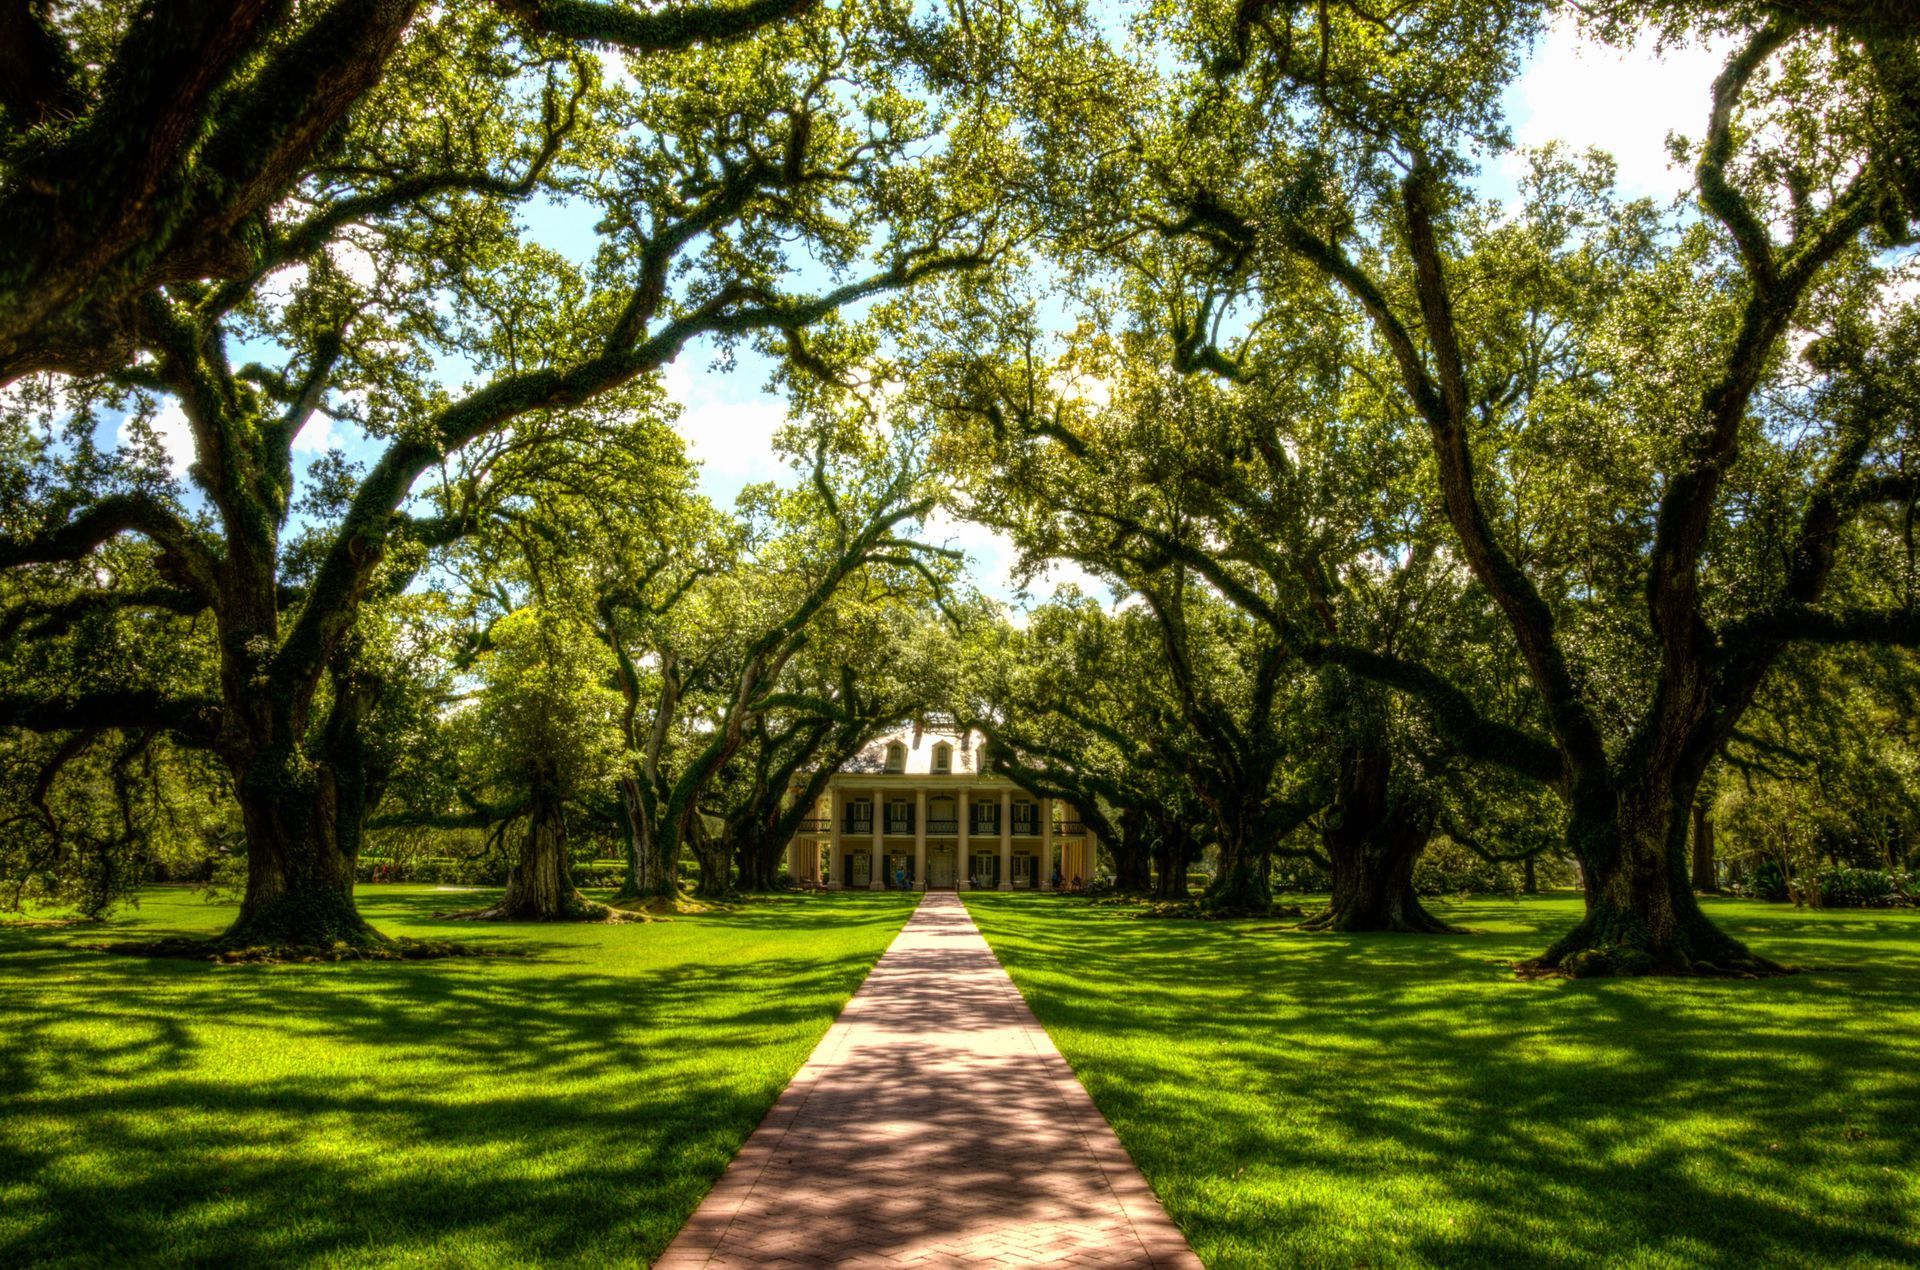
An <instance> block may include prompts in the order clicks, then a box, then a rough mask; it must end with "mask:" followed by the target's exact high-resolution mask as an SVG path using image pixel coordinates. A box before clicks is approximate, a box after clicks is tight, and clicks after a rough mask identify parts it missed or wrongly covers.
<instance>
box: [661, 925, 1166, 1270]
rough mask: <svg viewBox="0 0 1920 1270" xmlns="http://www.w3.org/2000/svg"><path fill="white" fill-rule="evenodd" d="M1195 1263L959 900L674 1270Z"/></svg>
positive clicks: (756, 1149) (709, 1211) (901, 939)
mask: <svg viewBox="0 0 1920 1270" xmlns="http://www.w3.org/2000/svg"><path fill="white" fill-rule="evenodd" d="M1043 1263H1054V1264H1059V1265H1070V1266H1182V1267H1194V1268H1196V1270H1197V1267H1199V1265H1200V1261H1199V1259H1198V1258H1196V1257H1195V1256H1194V1255H1193V1253H1192V1252H1191V1251H1189V1250H1188V1248H1187V1243H1186V1240H1185V1239H1184V1238H1182V1237H1181V1234H1180V1231H1179V1230H1178V1229H1177V1228H1176V1227H1175V1226H1174V1224H1173V1223H1172V1222H1170V1221H1168V1220H1167V1215H1166V1213H1165V1212H1164V1211H1163V1210H1162V1209H1161V1207H1160V1201H1159V1200H1158V1199H1156V1198H1155V1197H1154V1194H1153V1191H1152V1189H1151V1188H1149V1187H1148V1186H1147V1182H1146V1179H1145V1178H1143V1177H1141V1176H1140V1170H1138V1169H1136V1168H1135V1167H1134V1166H1133V1161H1132V1160H1131V1159H1129V1158H1128V1156H1127V1152H1126V1148H1124V1147H1122V1146H1121V1145H1120V1140H1119V1139H1118V1138H1116V1137H1114V1135H1113V1130H1112V1129H1111V1128H1110V1127H1108V1125H1107V1122H1106V1120H1105V1119H1104V1118H1103V1117H1102V1116H1101V1115H1100V1112H1099V1110H1098V1109H1097V1108H1095V1107H1094V1105H1093V1100H1092V1099H1091V1098H1089V1097H1087V1091H1086V1090H1085V1089H1082V1088H1081V1086H1080V1082H1079V1081H1078V1080H1076V1079H1075V1078H1074V1075H1073V1071H1072V1069H1071V1068H1069V1067H1068V1066H1067V1063H1066V1060H1065V1059H1063V1058H1061V1057H1060V1051H1059V1050H1057V1049H1055V1048H1054V1045H1053V1042H1052V1041H1051V1040H1050V1039H1048V1037H1047V1034H1046V1033H1045V1032H1044V1031H1042V1030H1041V1027H1040V1024H1039V1021H1038V1020H1036V1019H1035V1018H1034V1017H1033V1012H1032V1011H1031V1010H1029V1009H1028V1008H1027V1003H1026V1002H1025V1001H1023V1000H1021V998H1020V993H1019V992H1018V990H1016V989H1015V988H1014V986H1013V980H1011V979H1009V978H1007V972H1006V971H1004V970H1002V969H1001V968H1000V963H999V962H998V961H996V960H995V959H994V956H993V953H992V952H991V951H990V950H989V949H988V947H987V941H986V940H985V939H982V938H981V936H980V931H979V929H978V928H977V927H976V926H974V924H973V919H972V918H971V917H969V916H967V910H966V908H965V906H963V905H962V904H961V903H960V899H959V897H958V896H956V895H953V894H951V893H946V892H933V893H930V894H928V895H927V896H926V898H925V899H924V900H923V901H922V902H921V904H920V907H919V908H918V909H917V910H915V912H914V915H913V919H912V920H911V921H909V922H908V923H907V925H906V929H904V930H902V931H901V932H900V934H899V936H898V937H897V938H896V939H895V940H894V941H893V946H892V947H890V948H888V949H887V954H886V956H884V957H882V958H881V959H880V963H879V964H878V965H876V966H875V967H874V968H873V973H872V974H870V975H868V976H867V981H866V983H864V984H863V985H861V988H860V991H859V992H858V993H856V994H855V995H854V998H853V1000H852V1001H850V1002H848V1003H847V1008H846V1010H845V1011H844V1012H843V1013H842V1014H841V1015H840V1018H839V1021H838V1022H836V1023H835V1024H834V1025H833V1027H832V1028H831V1029H830V1030H829V1031H828V1032H827V1034H826V1036H824V1037H823V1038H821V1041H820V1045H819V1048H817V1049H815V1050H814V1052H813V1056H812V1057H811V1058H809V1059H808V1060H807V1063H806V1066H804V1067H802V1068H801V1069H800V1071H799V1074H798V1075H796V1076H795V1077H794V1078H793V1083H792V1084H791V1085H789V1086H787V1089H786V1092H785V1093H783V1094H781V1095H780V1099H779V1101H778V1102H776V1103H775V1104H774V1105H773V1110H772V1111H770V1112H768V1113H767V1118H766V1120H765V1121H764V1122H762V1124H761V1125H760V1127H759V1128H758V1129H756V1130H755V1131H754V1133H753V1136H752V1137H750V1138H748V1139H747V1142H746V1145H745V1146H743V1147H742V1148H741V1149H740V1154H739V1155H738V1156H736V1157H734V1160H733V1163H732V1164H731V1165H729V1166H728V1167H727V1171H726V1173H725V1174H724V1175H723V1176H722V1177H721V1179H720V1181H719V1183H718V1184H717V1185H715V1187H714V1188H713V1190H712V1191H711V1192H710V1193H709V1194H708V1195H707V1198H706V1200H705V1201H704V1202H703V1203H702V1204H701V1205H700V1208H699V1210H698V1211H697V1212H695V1213H694V1215H693V1218H692V1220H691V1221H689V1222H688V1223H687V1225H686V1228H685V1229H684V1230H682V1231H681V1232H680V1235H679V1237H678V1238H677V1239H675V1240H674V1242H673V1245H672V1247H670V1248H668V1249H667V1252H666V1255H665V1256H664V1257H663V1258H662V1259H661V1260H660V1262H659V1263H658V1264H659V1265H661V1266H695V1265H707V1266H767V1265H780V1266H822V1265H836V1266H838V1265H868V1266H881V1265H884V1266H893V1265H902V1264H915V1265H932V1266H939V1265H979V1264H992V1265H996V1266H1012V1265H1021V1266H1024V1265H1035V1264H1043Z"/></svg>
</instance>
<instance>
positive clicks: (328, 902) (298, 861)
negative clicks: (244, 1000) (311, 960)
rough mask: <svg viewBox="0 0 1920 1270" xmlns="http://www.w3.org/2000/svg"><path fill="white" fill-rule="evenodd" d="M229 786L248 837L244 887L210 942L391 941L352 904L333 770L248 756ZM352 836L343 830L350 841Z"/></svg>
mask: <svg viewBox="0 0 1920 1270" xmlns="http://www.w3.org/2000/svg"><path fill="white" fill-rule="evenodd" d="M235 785H236V787H237V789H238V790H239V800H240V812H241V820H242V823H243V824H244V825H245V827H246V835H247V888H246V893H245V896H244V898H243V899H242V900H241V902H240V914H239V916H238V917H236V918H235V919H234V921H233V924H232V925H231V926H229V927H228V928H227V929H226V931H225V933H223V934H222V935H221V936H220V938H219V939H218V940H217V941H215V942H216V945H217V946H220V947H225V948H281V949H313V950H333V949H337V948H339V947H341V946H342V945H344V946H346V947H348V948H363V949H376V948H384V947H387V946H389V945H390V944H391V942H392V941H390V940H389V939H387V937H386V936H384V935H382V934H380V933H379V932H378V931H376V930H374V929H373V927H371V926H369V925H368V924H367V921H366V919H365V918H363V917H361V916H360V913H359V910H358V909H356V908H355V907H354V903H353V868H354V860H353V857H352V856H351V855H350V854H349V853H348V851H347V850H345V849H343V846H342V840H343V836H342V834H341V822H340V815H341V808H340V799H339V790H338V787H337V785H336V782H335V778H334V773H333V771H332V770H331V769H330V768H328V767H325V766H321V765H316V764H313V763H311V762H308V761H307V760H305V759H304V758H301V757H299V756H298V755H294V754H291V753H289V754H285V755H283V756H280V757H277V758H276V757H261V758H256V759H253V760H252V761H249V762H248V763H247V764H246V766H245V767H244V768H243V769H242V771H241V772H239V773H237V779H236V781H235ZM356 828H357V826H356ZM357 840H358V837H357V834H352V835H347V841H348V842H354V841H357Z"/></svg>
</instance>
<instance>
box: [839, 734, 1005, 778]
mask: <svg viewBox="0 0 1920 1270" xmlns="http://www.w3.org/2000/svg"><path fill="white" fill-rule="evenodd" d="M896 743H897V744H900V745H904V746H906V748H907V765H906V769H905V770H904V771H903V772H900V773H895V774H897V775H904V776H931V775H933V774H934V772H933V751H934V747H935V746H938V745H950V746H952V747H953V773H952V774H953V775H955V776H978V775H979V774H980V770H981V768H980V758H981V747H982V746H983V745H985V744H986V737H985V736H984V735H983V734H982V733H981V732H979V731H978V730H977V729H976V730H974V731H973V732H970V733H965V734H963V733H960V732H956V731H953V730H951V729H941V728H921V729H918V730H917V731H916V730H915V729H914V728H912V727H904V728H895V729H894V730H893V731H891V732H882V733H881V734H880V735H879V736H876V737H874V738H873V739H872V740H871V741H868V742H867V743H866V745H864V746H862V747H861V749H860V752H859V753H858V754H856V755H854V756H853V757H852V758H850V759H848V760H847V761H846V762H845V763H842V764H841V765H840V770H841V771H843V772H854V773H859V774H868V773H874V774H878V773H884V772H886V770H887V747H888V746H890V745H894V744H896Z"/></svg>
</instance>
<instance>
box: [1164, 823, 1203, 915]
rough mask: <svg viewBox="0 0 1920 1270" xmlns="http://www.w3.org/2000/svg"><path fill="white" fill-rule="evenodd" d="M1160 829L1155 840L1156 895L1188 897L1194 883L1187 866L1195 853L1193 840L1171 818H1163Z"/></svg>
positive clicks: (1165, 898)
mask: <svg viewBox="0 0 1920 1270" xmlns="http://www.w3.org/2000/svg"><path fill="white" fill-rule="evenodd" d="M1158 831H1159V832H1158V837H1157V838H1155V840H1154V844H1153V868H1154V888H1153V895H1154V898H1155V899H1160V900H1185V899H1186V898H1187V894H1188V890H1189V888H1190V886H1191V883H1190V882H1189V881H1188V878H1187V870H1188V868H1189V867H1190V866H1191V865H1192V863H1193V857H1194V855H1195V854H1196V853H1195V852H1194V850H1193V841H1192V839H1191V838H1190V837H1188V836H1187V835H1186V833H1185V831H1184V830H1183V829H1181V828H1179V827H1178V826H1176V825H1174V824H1173V823H1172V820H1171V818H1163V819H1162V820H1161V821H1160V824H1159V825H1158Z"/></svg>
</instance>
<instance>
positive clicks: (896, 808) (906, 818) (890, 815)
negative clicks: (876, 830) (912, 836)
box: [887, 798, 913, 833]
mask: <svg viewBox="0 0 1920 1270" xmlns="http://www.w3.org/2000/svg"><path fill="white" fill-rule="evenodd" d="M887 832H888V833H912V832H913V804H912V803H910V802H908V801H906V800H905V799H904V798H896V799H893V800H892V801H890V802H888V803H887Z"/></svg>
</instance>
